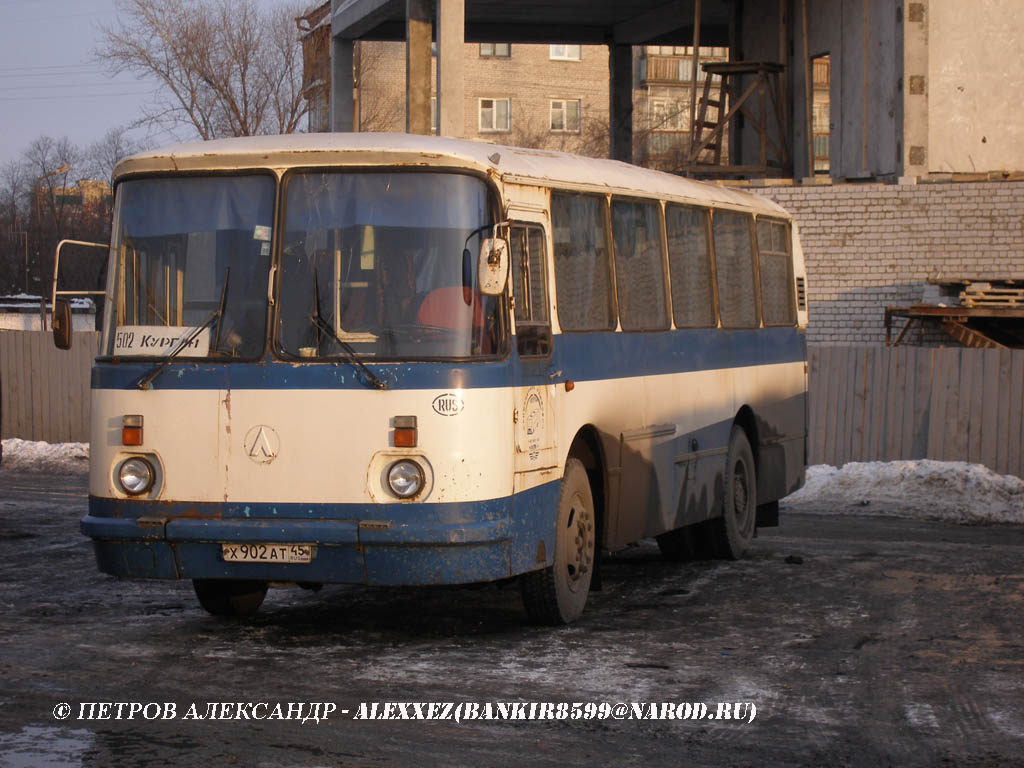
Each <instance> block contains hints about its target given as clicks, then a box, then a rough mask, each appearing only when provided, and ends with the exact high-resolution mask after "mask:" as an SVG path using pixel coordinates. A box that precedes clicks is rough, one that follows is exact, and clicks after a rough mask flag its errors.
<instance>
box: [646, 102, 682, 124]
mask: <svg viewBox="0 0 1024 768" xmlns="http://www.w3.org/2000/svg"><path fill="white" fill-rule="evenodd" d="M647 103H648V106H649V107H650V120H651V130H654V131H681V130H684V129H685V128H686V127H687V126H688V123H689V120H688V117H689V111H690V108H689V106H688V105H685V104H683V103H682V102H680V101H676V100H674V99H650V100H649V101H648V102H647Z"/></svg>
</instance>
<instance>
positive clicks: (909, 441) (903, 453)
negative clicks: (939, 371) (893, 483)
mask: <svg viewBox="0 0 1024 768" xmlns="http://www.w3.org/2000/svg"><path fill="white" fill-rule="evenodd" d="M918 351H919V350H918V349H917V348H916V347H900V362H901V364H902V365H903V367H904V379H903V431H902V433H901V434H900V458H901V459H909V458H911V456H912V454H913V453H914V412H915V411H916V408H915V405H914V393H915V392H916V390H917V355H918Z"/></svg>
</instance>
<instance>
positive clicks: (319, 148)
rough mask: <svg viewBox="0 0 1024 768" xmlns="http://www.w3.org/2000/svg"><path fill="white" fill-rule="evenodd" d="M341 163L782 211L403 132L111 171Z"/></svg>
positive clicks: (589, 164)
mask: <svg viewBox="0 0 1024 768" xmlns="http://www.w3.org/2000/svg"><path fill="white" fill-rule="evenodd" d="M346 165H358V166H364V167H366V166H396V165H407V166H411V167H434V166H437V167H448V168H452V167H455V168H462V169H466V170H473V171H477V172H481V173H485V174H489V175H491V176H495V177H498V178H500V179H501V180H502V181H503V182H509V183H523V184H531V183H532V184H539V185H542V186H550V187H568V188H572V189H580V190H595V191H607V192H615V193H619V194H634V195H642V196H645V197H661V198H675V199H686V200H695V201H700V202H703V203H706V204H711V205H714V204H724V205H729V206H740V207H744V208H750V209H753V210H757V211H760V212H764V213H769V214H772V215H783V216H785V215H786V214H785V212H784V210H783V209H782V208H781V207H780V206H778V205H777V204H775V203H774V202H772V201H770V200H768V199H767V198H765V197H762V196H760V195H755V194H752V193H749V192H744V191H741V190H737V189H731V188H727V187H722V186H719V185H717V184H708V183H705V182H698V181H693V180H692V179H686V178H683V177H682V176H675V175H673V174H669V173H663V172H661V171H653V170H650V169H647V168H641V167H640V166H636V165H629V164H628V163H622V162H619V161H617V160H603V159H598V158H592V157H583V156H580V155H572V154H569V153H567V152H556V151H552V150H546V149H527V148H523V147H507V146H501V145H497V144H490V143H485V142H480V141H467V140H462V139H450V138H446V137H439V136H421V135H416V134H407V133H299V134H289V135H287V136H248V137H240V138H231V139H216V140H213V141H198V142H192V143H187V144H177V145H174V146H169V147H163V148H160V149H155V150H150V151H147V152H142V153H139V154H136V155H132V156H131V157H128V158H125V159H124V160H122V161H121V162H120V163H118V165H117V167H116V168H115V169H114V176H115V178H119V177H121V176H124V175H127V174H134V173H163V172H174V171H201V170H239V169H256V168H273V169H277V170H283V169H287V168H294V167H311V166H315V167H320V166H346Z"/></svg>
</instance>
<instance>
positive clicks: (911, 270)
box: [752, 181, 1024, 345]
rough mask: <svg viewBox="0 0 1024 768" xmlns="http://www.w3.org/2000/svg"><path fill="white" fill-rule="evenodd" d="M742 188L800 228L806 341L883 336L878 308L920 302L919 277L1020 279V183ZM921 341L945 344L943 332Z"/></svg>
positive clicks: (1023, 209)
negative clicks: (788, 215) (766, 201)
mask: <svg viewBox="0 0 1024 768" xmlns="http://www.w3.org/2000/svg"><path fill="white" fill-rule="evenodd" d="M752 191H755V192H758V193H760V194H763V195H765V196H766V197H769V198H771V199H772V200H775V201H776V202H778V203H779V204H780V205H782V206H784V207H785V208H786V209H788V210H789V211H790V212H791V213H792V214H793V216H794V217H795V218H796V221H797V223H798V224H799V226H800V237H801V241H802V243H803V248H804V257H805V260H806V264H807V281H808V289H807V290H808V301H809V302H810V310H811V315H810V317H811V321H810V326H809V327H808V334H807V340H808V341H809V342H814V343H826V344H828V343H831V344H864V343H878V342H882V341H884V339H885V326H884V316H883V310H884V309H885V307H886V306H905V305H909V304H916V303H920V302H921V300H922V297H923V294H924V289H925V285H926V280H927V279H928V278H929V277H937V276H943V277H982V278H999V277H1002V278H1014V277H1016V278H1024V183H1019V182H1013V181H989V182H942V183H925V184H901V185H891V184H844V185H837V186H780V187H765V188H754V189H753V190H752ZM929 339H930V340H932V341H942V342H943V343H946V344H950V345H952V344H955V342H953V341H952V340H951V339H949V338H948V337H946V336H935V335H930V336H927V337H926V340H929Z"/></svg>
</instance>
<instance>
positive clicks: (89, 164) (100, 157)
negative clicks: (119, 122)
mask: <svg viewBox="0 0 1024 768" xmlns="http://www.w3.org/2000/svg"><path fill="white" fill-rule="evenodd" d="M147 148H148V145H147V144H146V142H143V141H137V140H135V139H133V138H131V137H130V136H128V128H127V127H125V126H122V127H120V128H111V129H110V130H109V131H107V132H106V133H105V134H104V135H103V138H102V139H100V140H99V141H97V142H96V143H95V144H92V145H90V147H89V148H88V149H87V150H86V152H85V155H86V157H85V162H86V168H85V170H86V172H87V174H88V176H89V177H90V178H93V179H102V180H105V181H107V182H110V183H112V182H113V178H114V166H116V165H117V164H118V163H119V162H121V161H122V160H123V159H124V158H126V157H128V156H129V155H134V154H135V153H136V152H141V151H143V150H144V149H147Z"/></svg>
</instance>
